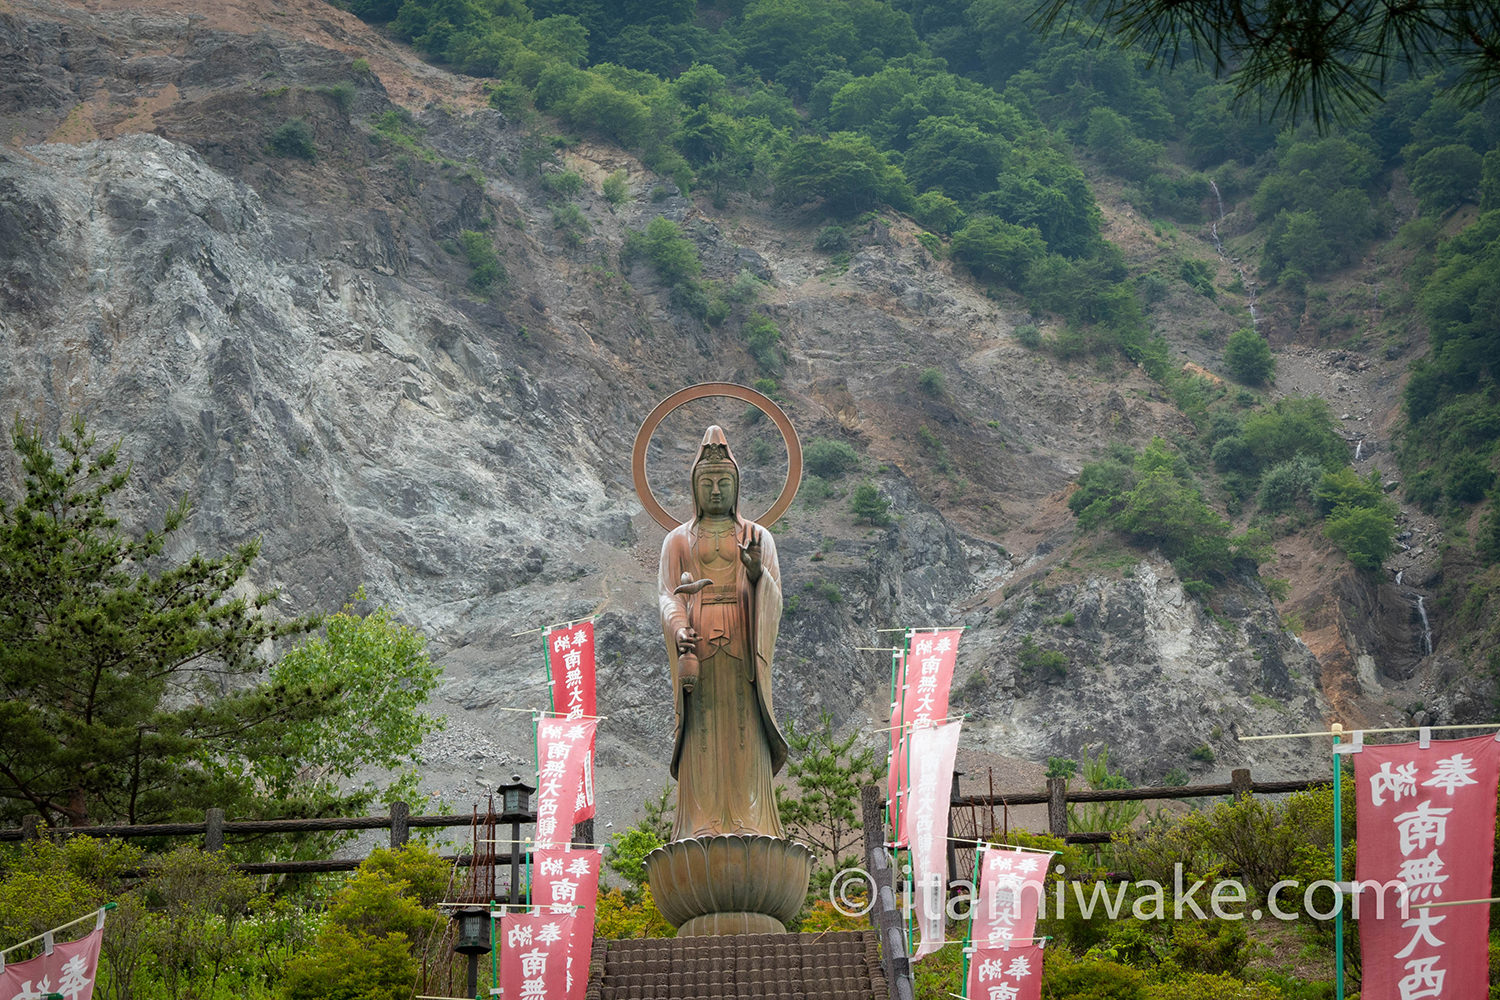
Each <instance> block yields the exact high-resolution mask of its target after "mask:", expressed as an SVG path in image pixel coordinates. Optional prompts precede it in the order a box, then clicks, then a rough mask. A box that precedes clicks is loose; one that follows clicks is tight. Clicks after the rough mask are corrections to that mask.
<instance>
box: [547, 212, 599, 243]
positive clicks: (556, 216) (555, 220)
mask: <svg viewBox="0 0 1500 1000" xmlns="http://www.w3.org/2000/svg"><path fill="white" fill-rule="evenodd" d="M552 225H553V228H555V229H557V230H558V231H559V232H561V233H562V234H563V239H565V240H567V241H568V243H569V244H571V245H572V246H577V245H578V244H580V243H582V242H583V238H584V236H586V235H588V233H589V231H590V228H591V227H590V226H589V220H588V219H587V218H586V217H585V216H584V214H583V211H582V210H581V209H579V207H578V206H577V205H575V204H574V203H573V202H571V201H569V202H564V203H562V204H560V205H553V206H552Z"/></svg>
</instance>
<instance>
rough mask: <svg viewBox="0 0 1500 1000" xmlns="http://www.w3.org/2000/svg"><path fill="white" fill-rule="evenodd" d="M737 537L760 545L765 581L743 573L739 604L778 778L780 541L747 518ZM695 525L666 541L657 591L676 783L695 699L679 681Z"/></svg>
mask: <svg viewBox="0 0 1500 1000" xmlns="http://www.w3.org/2000/svg"><path fill="white" fill-rule="evenodd" d="M737 520H738V531H737V535H738V537H739V541H740V543H741V544H744V543H746V542H748V541H749V540H750V539H751V538H752V537H757V536H758V537H759V539H760V547H761V552H760V560H761V574H760V578H759V579H758V580H756V581H755V583H754V584H751V583H750V582H749V581H748V579H746V575H745V574H744V572H743V571H741V573H740V602H741V605H742V606H743V608H744V612H745V614H744V620H745V621H746V622H747V623H749V629H750V637H749V638H751V639H752V640H753V641H752V642H750V643H747V645H751V646H753V648H754V677H753V678H752V681H753V683H754V687H755V696H756V704H757V707H758V709H759V714H760V720H761V726H762V731H763V732H764V734H765V739H766V742H767V744H768V746H769V749H770V754H771V773H772V774H776V773H778V772H779V771H780V770H781V768H782V767H783V766H784V765H785V764H786V754H787V743H786V737H785V736H784V735H783V734H782V732H781V727H780V726H778V725H777V724H776V717H775V715H774V714H773V712H772V707H771V663H772V660H773V659H774V656H775V652H776V637H777V635H778V633H779V631H780V627H781V607H782V604H781V566H780V564H779V562H778V561H777V558H776V540H775V538H774V537H773V536H772V535H771V533H770V532H769V531H766V530H765V529H764V528H762V527H760V526H759V525H756V524H754V523H753V522H751V521H747V520H745V519H744V518H738V519H737ZM694 569H695V566H694V561H693V538H692V523H691V522H689V523H686V524H680V525H678V526H677V527H676V528H674V529H673V530H672V531H671V532H669V533H668V534H667V537H666V538H665V539H664V540H663V541H662V547H661V563H660V570H659V574H658V578H657V591H658V597H659V603H660V608H661V628H662V639H663V641H664V642H665V643H666V646H667V660H668V662H669V663H670V664H671V675H672V709H673V716H674V719H675V731H674V733H673V739H672V768H671V770H672V777H674V778H676V777H677V765H678V762H679V760H680V759H681V756H682V742H683V727H684V725H685V723H686V715H687V713H688V712H690V711H692V710H693V705H692V698H693V696H692V695H684V694H683V691H682V684H681V682H680V680H679V676H678V665H677V641H676V636H677V631H678V629H682V628H686V627H687V625H688V621H689V616H690V611H691V609H692V605H691V602H693V601H694V600H696V598H695V597H694V596H691V595H683V594H674V593H673V591H674V590H675V589H676V588H677V587H678V586H679V585H680V584H681V582H682V574H683V573H684V572H686V573H688V574H689V577H690V578H692V577H693V574H694Z"/></svg>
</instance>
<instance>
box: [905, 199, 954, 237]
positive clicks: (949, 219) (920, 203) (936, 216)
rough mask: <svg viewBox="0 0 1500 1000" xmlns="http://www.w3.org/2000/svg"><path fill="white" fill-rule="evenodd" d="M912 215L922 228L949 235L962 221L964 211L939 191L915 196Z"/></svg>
mask: <svg viewBox="0 0 1500 1000" xmlns="http://www.w3.org/2000/svg"><path fill="white" fill-rule="evenodd" d="M912 214H913V215H915V216H916V219H917V221H918V222H920V223H921V224H922V225H923V226H925V227H927V228H928V229H931V230H932V231H933V232H938V233H951V232H953V231H954V230H955V229H957V228H958V227H959V226H961V225H962V224H963V221H964V211H963V209H962V208H960V207H959V204H958V202H956V201H954V200H953V199H952V198H949V197H948V196H947V195H945V194H943V193H941V192H939V191H923V192H922V193H921V194H919V195H917V201H916V207H915V208H914V209H913V212H912Z"/></svg>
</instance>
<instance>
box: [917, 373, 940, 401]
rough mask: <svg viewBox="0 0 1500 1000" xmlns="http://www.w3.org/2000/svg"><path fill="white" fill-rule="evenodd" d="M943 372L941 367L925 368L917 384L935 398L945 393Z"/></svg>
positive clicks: (918, 377)
mask: <svg viewBox="0 0 1500 1000" xmlns="http://www.w3.org/2000/svg"><path fill="white" fill-rule="evenodd" d="M943 382H944V379H943V372H942V369H940V368H924V369H922V374H921V375H918V376H917V385H919V386H921V387H922V391H923V392H925V393H926V394H927V395H929V396H932V397H934V398H936V397H938V396H941V395H942V394H943Z"/></svg>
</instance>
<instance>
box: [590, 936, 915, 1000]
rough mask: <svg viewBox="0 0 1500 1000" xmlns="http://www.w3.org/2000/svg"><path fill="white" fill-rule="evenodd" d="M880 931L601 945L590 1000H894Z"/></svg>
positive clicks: (634, 940)
mask: <svg viewBox="0 0 1500 1000" xmlns="http://www.w3.org/2000/svg"><path fill="white" fill-rule="evenodd" d="M876 942H877V938H876V936H875V933H874V932H873V931H841V932H838V933H834V932H831V931H828V932H824V933H821V934H739V935H723V936H719V937H689V938H632V939H627V940H623V941H595V942H594V951H593V956H592V961H591V962H590V969H589V984H588V990H587V993H586V994H585V1000H762V998H764V1000H887V998H888V997H889V995H890V994H889V992H888V991H887V987H886V980H885V975H884V974H883V973H882V972H881V970H880V955H879V951H878V945H877V943H876Z"/></svg>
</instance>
